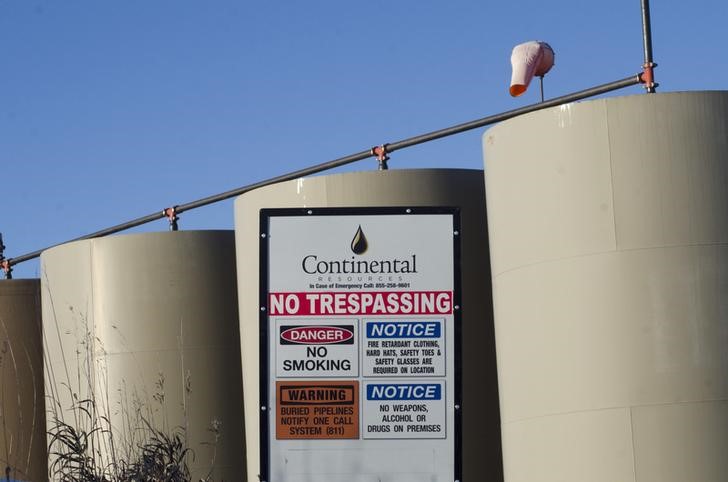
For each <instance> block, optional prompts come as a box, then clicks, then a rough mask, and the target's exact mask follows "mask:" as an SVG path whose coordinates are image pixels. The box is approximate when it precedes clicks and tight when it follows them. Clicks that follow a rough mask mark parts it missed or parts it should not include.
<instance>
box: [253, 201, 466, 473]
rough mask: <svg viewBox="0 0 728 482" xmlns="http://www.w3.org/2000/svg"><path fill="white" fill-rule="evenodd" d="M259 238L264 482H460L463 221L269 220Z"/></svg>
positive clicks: (381, 211)
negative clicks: (363, 479) (361, 481)
mask: <svg viewBox="0 0 728 482" xmlns="http://www.w3.org/2000/svg"><path fill="white" fill-rule="evenodd" d="M260 234H261V244H260V252H261V260H260V261H261V262H260V266H261V281H262V282H261V293H260V311H261V317H260V323H261V330H260V331H261V380H260V382H261V393H260V399H261V469H260V470H261V480H263V481H273V482H285V481H288V480H326V481H334V480H351V479H353V478H356V475H357V474H365V475H366V476H368V477H371V478H372V479H373V480H381V481H386V482H390V481H392V482H393V481H395V480H403V479H407V480H410V479H414V478H416V479H418V480H419V479H423V480H424V479H427V480H429V481H433V482H452V481H453V480H461V463H460V453H459V450H460V446H461V443H460V436H461V435H460V420H461V416H460V405H461V395H460V393H461V387H460V386H459V383H460V377H459V376H458V374H459V370H460V359H459V349H460V340H459V333H460V332H459V320H460V316H459V310H460V301H459V297H460V293H459V279H458V277H459V266H458V263H459V218H458V212H457V210H456V209H453V208H321V209H264V210H262V211H261V233H260ZM403 453H406V454H407V457H406V461H405V460H404V459H403V458H402V454H403Z"/></svg>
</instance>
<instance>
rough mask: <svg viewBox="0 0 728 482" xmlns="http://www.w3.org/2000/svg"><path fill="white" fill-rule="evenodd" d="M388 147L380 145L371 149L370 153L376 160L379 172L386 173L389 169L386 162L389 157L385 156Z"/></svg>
mask: <svg viewBox="0 0 728 482" xmlns="http://www.w3.org/2000/svg"><path fill="white" fill-rule="evenodd" d="M388 145H389V144H382V145H381V146H375V147H372V149H371V151H370V152H371V154H372V156H375V157H376V158H377V161H378V162H379V170H380V171H386V170H387V169H389V166H388V165H387V161H388V160H389V156H388V155H387V146H388Z"/></svg>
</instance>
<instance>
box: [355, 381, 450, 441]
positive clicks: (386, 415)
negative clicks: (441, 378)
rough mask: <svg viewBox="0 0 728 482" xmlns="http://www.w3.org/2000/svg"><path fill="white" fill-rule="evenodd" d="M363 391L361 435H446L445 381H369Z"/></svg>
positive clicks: (374, 436) (415, 437)
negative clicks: (364, 392)
mask: <svg viewBox="0 0 728 482" xmlns="http://www.w3.org/2000/svg"><path fill="white" fill-rule="evenodd" d="M365 390H366V398H365V401H364V422H363V424H364V434H363V438H378V439H392V438H405V439H429V438H445V437H446V436H447V426H446V424H447V421H446V417H445V413H446V408H445V383H444V382H436V383H405V382H401V381H391V382H387V383H372V382H368V383H367V385H366V388H365Z"/></svg>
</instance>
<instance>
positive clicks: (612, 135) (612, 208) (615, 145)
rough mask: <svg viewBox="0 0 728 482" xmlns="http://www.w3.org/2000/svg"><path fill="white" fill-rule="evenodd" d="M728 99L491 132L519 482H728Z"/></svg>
mask: <svg viewBox="0 0 728 482" xmlns="http://www.w3.org/2000/svg"><path fill="white" fill-rule="evenodd" d="M727 133H728V93H726V92H684V93H669V94H653V95H640V96H631V97H619V98H609V99H600V100H594V101H589V102H583V103H576V104H567V105H563V106H560V107H555V108H551V109H547V110H543V111H539V112H535V113H532V114H528V115H524V116H521V117H517V118H514V119H511V120H508V121H506V122H503V123H501V124H499V125H497V126H495V127H493V128H491V129H489V130H488V131H487V132H486V133H485V134H484V136H483V149H484V157H485V167H486V169H485V178H486V192H487V204H488V225H489V234H490V248H491V265H492V273H493V293H494V311H495V332H496V347H497V354H498V379H499V384H500V385H499V390H500V407H501V420H502V428H503V457H504V472H505V480H506V481H507V482H525V481H529V482H531V481H534V480H539V481H542V482H550V481H553V482H556V481H558V482H583V481H585V480H588V481H591V482H599V481H605V482H606V481H615V480H620V481H633V482H658V481H659V482H684V481H687V480H690V481H700V482H719V481H725V480H728V457H726V453H727V451H728V356H727V355H726V354H727V353H728V350H726V347H728V301H727V300H728V298H727V297H726V295H727V294H728V244H727V243H728V162H726V161H727V160H728V134H727Z"/></svg>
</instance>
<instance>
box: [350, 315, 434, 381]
mask: <svg viewBox="0 0 728 482" xmlns="http://www.w3.org/2000/svg"><path fill="white" fill-rule="evenodd" d="M362 358H363V367H364V368H363V370H364V376H365V377H377V376H380V377H393V376H394V377H398V376H410V377H428V376H429V377H441V376H444V375H445V323H444V320H407V319H403V320H378V319H370V320H367V319H365V320H364V349H363V355H362Z"/></svg>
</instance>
